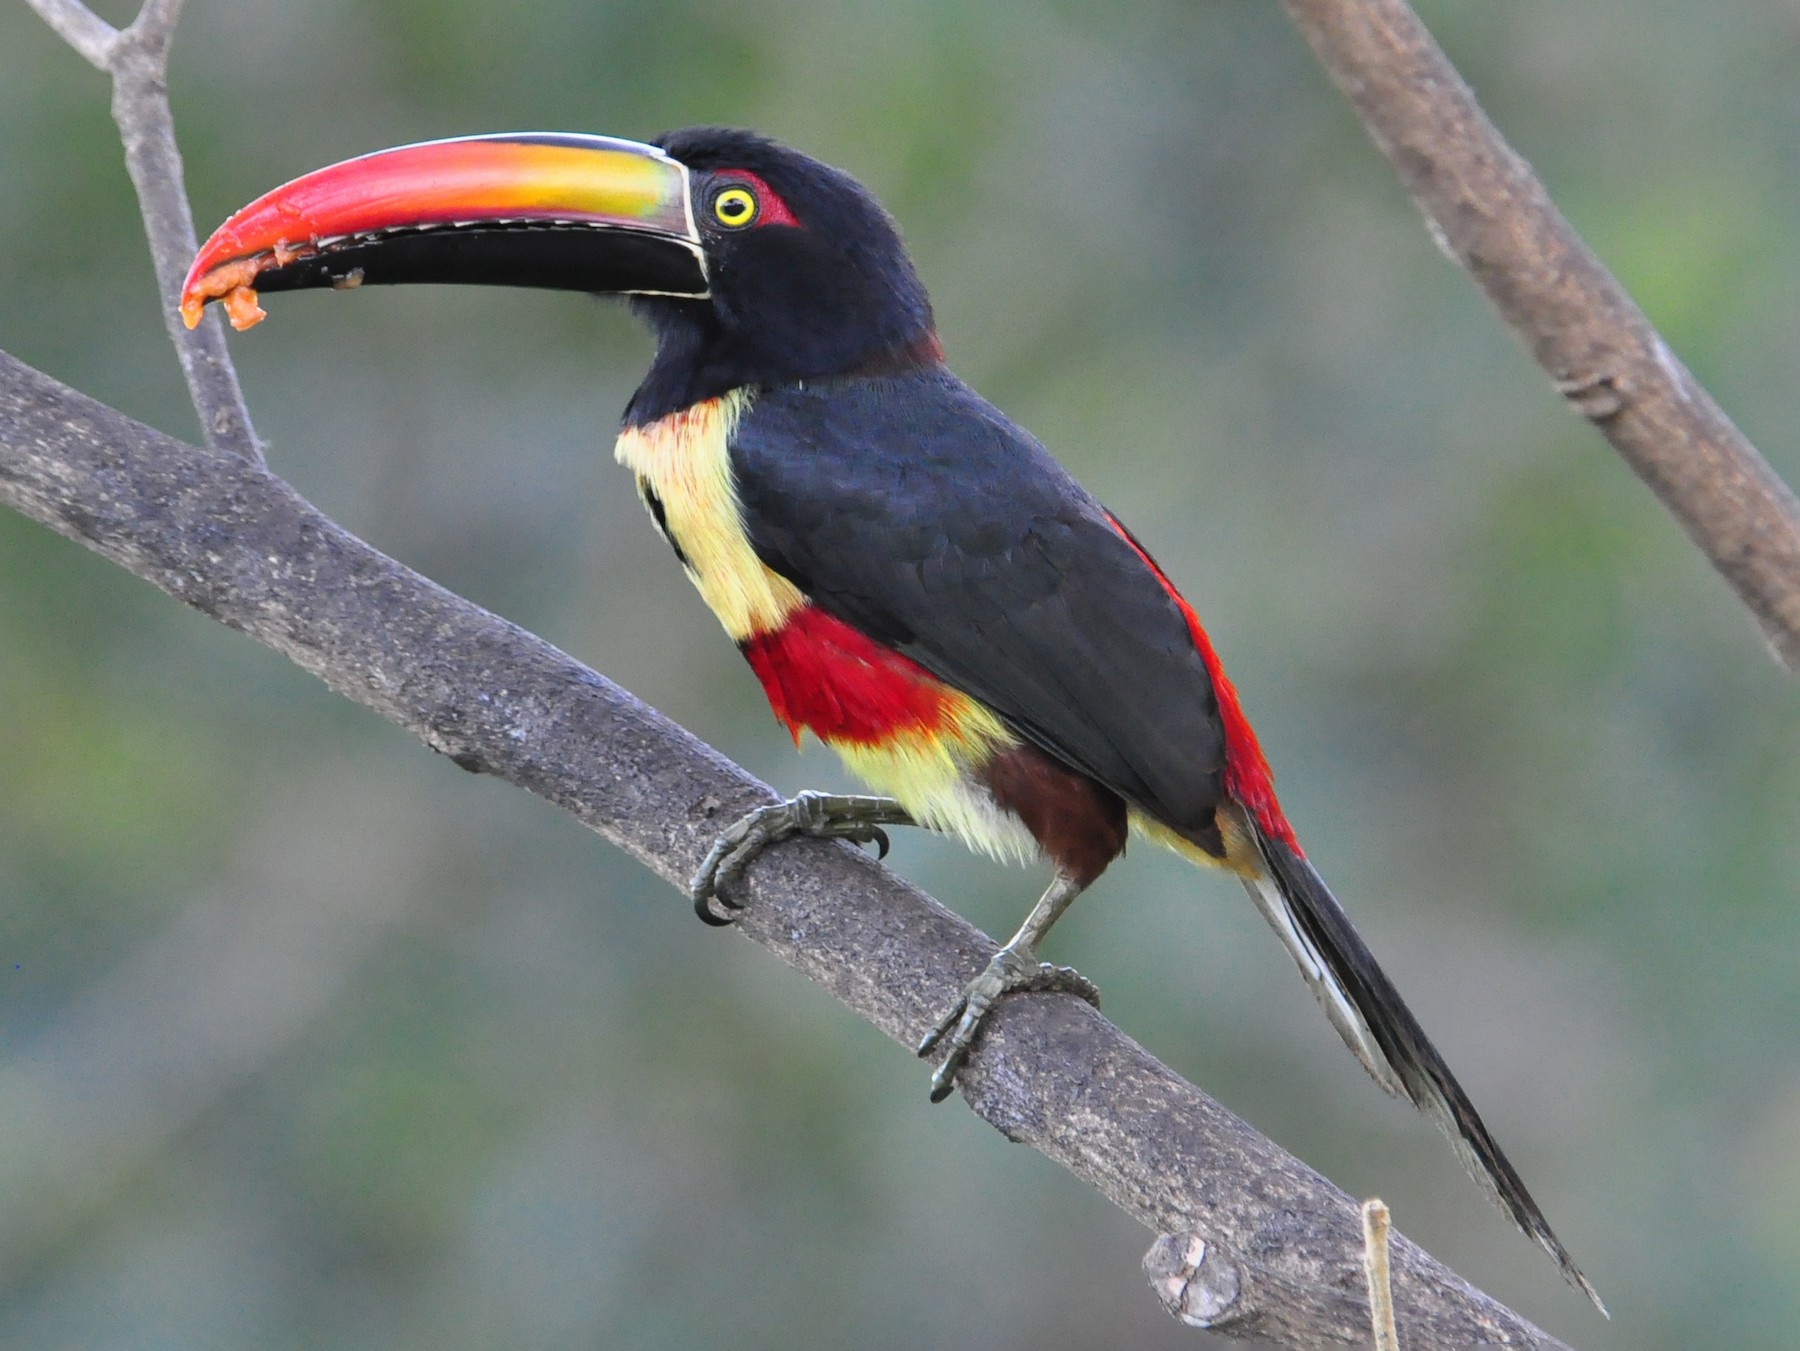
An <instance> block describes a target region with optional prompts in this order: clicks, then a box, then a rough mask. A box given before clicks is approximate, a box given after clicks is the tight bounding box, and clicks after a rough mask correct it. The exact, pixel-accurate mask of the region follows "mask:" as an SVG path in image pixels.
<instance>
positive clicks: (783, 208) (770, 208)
mask: <svg viewBox="0 0 1800 1351" xmlns="http://www.w3.org/2000/svg"><path fill="white" fill-rule="evenodd" d="M719 177H720V178H728V179H731V180H733V181H734V182H738V183H742V184H744V185H745V186H746V187H749V188H754V189H755V191H756V223H757V224H758V225H791V226H793V227H794V228H795V229H798V228H799V226H800V222H799V221H798V220H796V219H795V218H794V213H793V212H792V211H790V210H788V204H787V203H786V202H784V201H782V200H781V194H780V193H779V192H776V191H775V189H774V188H772V187H770V186H769V185H768V183H767V182H766V181H764V179H763V178H762V176H761V175H760V174H753V173H751V172H750V171H749V170H748V169H725V170H722V171H721V172H720V174H719Z"/></svg>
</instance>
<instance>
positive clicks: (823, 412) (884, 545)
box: [731, 368, 1225, 839]
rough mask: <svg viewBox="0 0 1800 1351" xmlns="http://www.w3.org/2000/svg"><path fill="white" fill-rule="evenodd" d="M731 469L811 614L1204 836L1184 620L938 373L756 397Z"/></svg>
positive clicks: (1000, 428) (1216, 764)
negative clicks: (923, 672) (891, 653)
mask: <svg viewBox="0 0 1800 1351" xmlns="http://www.w3.org/2000/svg"><path fill="white" fill-rule="evenodd" d="M731 455H732V466H733V470H734V474H735V478H736V486H737V490H738V494H739V500H740V503H741V505H742V508H743V516H744V526H745V529H746V530H747V531H748V533H749V536H750V540H751V543H752V545H753V547H754V548H755V549H756V552H757V554H758V556H759V557H760V558H761V559H762V560H763V561H764V562H765V563H766V564H767V565H768V566H769V567H771V568H773V569H774V570H775V571H776V572H778V573H780V574H781V575H783V576H784V577H787V578H788V579H789V580H791V581H792V582H794V584H795V585H796V586H798V587H799V588H800V589H801V590H802V591H804V592H805V593H806V594H807V595H808V596H809V597H810V598H811V599H812V600H813V602H814V603H815V604H817V605H818V606H819V607H820V608H822V609H824V610H825V611H827V612H828V613H830V614H831V615H833V616H834V617H836V618H838V619H841V620H843V621H844V622H845V623H847V624H850V625H851V626H853V627H854V628H856V629H859V630H860V631H861V632H863V633H865V634H867V635H868V636H869V637H870V638H873V639H874V640H875V641H877V642H879V643H882V644H884V645H886V646H888V647H892V648H894V649H896V650H897V651H899V652H902V653H904V654H905V655H906V656H908V657H910V658H912V659H913V660H914V661H917V662H918V663H919V664H920V665H921V666H923V667H925V668H926V669H927V670H928V671H930V672H931V673H932V674H933V675H935V676H937V677H938V678H939V679H941V680H943V681H945V682H947V683H948V684H950V685H953V686H955V687H956V688H958V689H960V690H963V691H965V692H966V693H968V694H971V695H973V696H974V697H975V698H977V699H979V700H980V701H981V702H982V703H984V704H986V705H988V706H989V707H990V708H992V709H994V710H995V711H996V712H997V713H998V714H1000V716H1001V717H1003V718H1004V719H1005V720H1006V721H1007V723H1008V724H1009V725H1011V726H1012V727H1013V728H1014V729H1015V730H1016V731H1017V732H1018V733H1019V734H1020V735H1022V736H1024V737H1026V738H1028V739H1030V740H1031V741H1033V742H1035V743H1036V744H1037V745H1039V746H1041V747H1043V748H1044V749H1045V750H1046V751H1048V752H1050V753H1051V754H1053V755H1055V756H1056V757H1057V758H1058V759H1060V760H1062V761H1064V762H1065V763H1067V764H1069V765H1071V766H1073V767H1074V768H1076V769H1079V770H1081V771H1082V772H1084V773H1086V774H1089V775H1091V776H1092V777H1094V778H1095V779H1098V780H1099V781H1100V782H1102V783H1104V784H1106V785H1107V786H1108V787H1110V788H1111V789H1113V790H1114V791H1115V792H1117V793H1118V794H1120V796H1122V797H1124V798H1125V799H1126V801H1128V802H1130V803H1132V804H1133V805H1135V806H1137V807H1139V808H1141V809H1143V810H1144V811H1146V812H1148V813H1149V814H1151V815H1152V816H1154V817H1155V818H1156V819H1158V820H1160V821H1162V822H1164V823H1165V824H1167V825H1169V826H1171V827H1173V828H1175V829H1177V830H1179V831H1181V832H1182V833H1183V834H1187V835H1192V836H1198V837H1211V838H1212V839H1216V834H1215V827H1214V822H1213V813H1214V810H1215V808H1216V807H1217V806H1218V804H1219V802H1220V800H1221V797H1222V794H1223V791H1224V790H1223V786H1222V771H1223V768H1224V763H1225V750H1224V734H1223V731H1222V729H1221V726H1220V722H1219V715H1218V706H1217V702H1216V700H1215V698H1214V695H1213V688H1212V681H1211V678H1210V677H1209V676H1208V674H1207V671H1206V667H1205V665H1204V663H1203V662H1202V661H1201V659H1200V655H1199V653H1198V652H1197V651H1196V650H1195V647H1194V643H1193V639H1192V636H1191V635H1190V634H1189V632H1188V628H1187V624H1186V621H1185V620H1184V618H1183V617H1182V615H1181V613H1180V611H1179V610H1178V609H1177V608H1176V606H1175V604H1174V603H1173V602H1172V601H1171V599H1170V597H1169V595H1168V593H1167V592H1166V591H1165V590H1164V588H1163V585H1162V583H1161V582H1160V581H1159V580H1158V579H1157V577H1156V576H1155V575H1154V574H1153V573H1152V572H1151V571H1150V569H1149V568H1147V567H1146V566H1145V565H1144V562H1143V560H1142V559H1141V558H1139V557H1138V555H1137V553H1136V552H1135V551H1134V550H1133V549H1132V548H1131V546H1130V545H1129V544H1128V543H1127V542H1126V541H1125V540H1124V539H1123V538H1121V536H1120V535H1119V533H1118V532H1117V531H1116V530H1115V529H1114V527H1113V526H1112V524H1111V523H1110V521H1109V520H1108V518H1107V516H1106V513H1105V510H1104V508H1102V507H1101V506H1100V504H1099V503H1098V502H1096V501H1095V500H1094V499H1093V498H1092V497H1091V496H1090V495H1089V494H1088V493H1087V492H1086V491H1085V490H1084V489H1083V488H1082V487H1081V486H1080V485H1079V484H1077V483H1076V482H1075V481H1074V479H1072V478H1070V477H1069V475H1068V473H1067V472H1066V471H1065V470H1064V469H1063V468H1062V467H1061V466H1060V465H1058V464H1057V463H1056V462H1055V461H1054V460H1053V459H1051V458H1050V456H1049V454H1048V453H1047V452H1046V451H1045V450H1044V448H1043V447H1042V446H1041V445H1039V444H1038V443H1037V442H1036V441H1035V440H1034V439H1032V437H1031V436H1030V435H1028V434H1027V433H1026V432H1024V431H1023V430H1021V429H1020V428H1019V427H1017V426H1015V425H1014V424H1013V423H1011V422H1010V421H1008V420H1007V419H1006V418H1005V417H1004V416H1003V415H1002V414H1000V413H999V412H998V411H997V410H996V409H994V408H993V407H992V406H991V405H990V404H988V403H986V402H985V401H984V400H983V399H981V397H980V396H979V395H977V394H975V393H974V392H973V391H972V390H970V389H969V388H968V387H967V386H966V385H964V384H962V383H961V382H960V381H958V380H957V379H956V378H955V377H954V376H952V375H950V374H949V373H948V372H947V371H944V370H942V369H941V368H938V369H932V370H923V371H918V372H913V373H908V374H905V375H900V376H894V377H882V378H866V379H851V380H838V381H830V382H823V383H817V384H808V385H806V386H805V387H801V388H790V389H779V390H771V391H766V392H763V393H760V394H759V395H758V396H757V398H756V400H755V401H754V402H753V403H752V405H751V407H750V409H749V411H748V412H747V413H746V414H745V416H744V417H743V419H742V421H741V422H740V423H739V425H738V427H737V429H736V432H735V433H734V435H733V438H732V447H731Z"/></svg>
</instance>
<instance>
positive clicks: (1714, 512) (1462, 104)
mask: <svg viewBox="0 0 1800 1351" xmlns="http://www.w3.org/2000/svg"><path fill="white" fill-rule="evenodd" d="M1282 3H1283V4H1284V5H1285V6H1286V8H1287V12H1288V15H1289V17H1290V18H1292V19H1293V21H1294V23H1295V25H1296V26H1298V28H1299V29H1300V31H1301V33H1302V34H1304V35H1305V37H1306V40H1307V41H1308V42H1309V43H1311V44H1312V48H1313V51H1314V52H1315V53H1316V54H1317V55H1318V58H1319V60H1320V61H1321V62H1322V63H1324V66H1325V68H1326V70H1327V71H1329V72H1330V74H1331V78H1332V80H1333V81H1334V82H1335V83H1336V84H1337V87H1338V89H1339V91H1340V92H1342V94H1343V95H1344V97H1345V98H1347V99H1349V100H1350V103H1351V105H1352V106H1353V107H1354V108H1355V109H1356V113H1357V115H1358V116H1359V117H1360V118H1361V119H1362V121H1363V124H1364V125H1365V126H1366V127H1367V128H1368V131H1369V134H1370V135H1371V136H1372V137H1374V139H1375V144H1376V146H1377V147H1378V148H1379V149H1380V150H1381V153H1382V154H1383V155H1385V156H1386V157H1387V159H1388V162H1389V163H1390V164H1392V165H1393V167H1394V171H1395V172H1396V173H1398V174H1399V175H1400V181H1401V182H1402V183H1403V184H1405V186H1406V190H1407V191H1408V192H1409V193H1411V194H1412V198H1413V201H1414V202H1415V203H1416V204H1417V205H1418V207H1419V210H1421V211H1422V212H1424V213H1425V217H1426V221H1427V223H1428V225H1429V226H1430V227H1431V229H1432V233H1433V235H1434V237H1435V238H1436V239H1437V240H1438V241H1439V243H1440V244H1441V245H1442V246H1443V248H1444V249H1445V251H1446V252H1448V253H1449V254H1450V255H1451V256H1452V257H1453V258H1455V259H1456V261H1457V262H1459V263H1461V264H1462V266H1463V267H1464V268H1465V269H1467V270H1468V272H1469V274H1470V275H1471V276H1472V277H1474V279H1475V280H1476V282H1477V283H1479V284H1480V286H1481V288H1482V290H1483V291H1484V292H1486V294H1487V297H1488V299H1489V300H1491V301H1492V302H1493V304H1494V307H1495V308H1496V309H1498V310H1499V311H1500V315H1501V318H1503V319H1504V320H1505V321H1506V323H1507V325H1508V326H1509V327H1510V328H1511V329H1512V330H1513V332H1514V333H1516V334H1517V335H1518V337H1519V338H1520V340H1521V341H1522V342H1524V344H1525V345H1526V347H1527V348H1529V349H1530V351H1531V354H1532V356H1533V358H1535V359H1536V361H1537V363H1538V365H1539V366H1541V367H1543V369H1544V370H1545V371H1546V372H1547V373H1548V374H1549V376H1550V378H1551V380H1552V381H1554V382H1555V387H1556V390H1557V392H1558V393H1559V394H1561V395H1562V396H1563V397H1564V398H1566V399H1567V400H1568V401H1569V403H1570V405H1571V406H1572V407H1573V408H1574V409H1575V410H1576V411H1577V412H1578V413H1580V414H1581V415H1582V416H1583V417H1585V418H1587V419H1588V420H1589V421H1590V422H1592V423H1593V424H1594V426H1595V427H1597V428H1598V429H1599V430H1600V432H1601V434H1602V435H1603V436H1605V437H1606V439H1607V440H1608V441H1610V442H1611V443H1612V445H1613V449H1615V450H1617V451H1618V452H1619V454H1620V455H1621V456H1623V457H1624V459H1625V462H1626V463H1627V464H1628V465H1630V466H1631V468H1632V470H1633V472H1635V473H1636V474H1637V475H1638V477H1639V478H1641V479H1643V481H1644V482H1645V483H1646V484H1648V485H1649V487H1650V490H1651V491H1652V492H1654V493H1655V494H1656V495H1657V497H1658V498H1659V499H1661V501H1662V503H1663V505H1664V506H1665V507H1667V508H1668V509H1669V511H1670V512H1671V513H1672V514H1673V515H1674V516H1675V519H1676V520H1677V521H1679V522H1680V523H1681V526H1682V528H1683V529H1684V530H1686V531H1687V533H1688V536H1689V538H1690V539H1692V540H1693V541H1694V543H1695V544H1696V545H1698V546H1699V547H1700V550H1701V551H1702V552H1703V553H1704V554H1705V555H1706V556H1707V558H1708V559H1709V560H1710V561H1711V562H1712V565H1713V566H1714V567H1715V568H1717V569H1718V570H1719V572H1720V573H1721V574H1723V576H1724V577H1725V580H1726V581H1727V582H1729V583H1730V584H1731V586H1732V588H1733V589H1734V590H1735V591H1736V592H1737V594H1738V598H1739V599H1740V600H1741V601H1743V603H1744V604H1745V605H1746V606H1748V607H1749V610H1750V613H1751V614H1752V615H1754V616H1755V618H1756V621H1757V623H1758V624H1760V625H1761V626H1762V630H1763V633H1764V635H1765V636H1766V637H1767V638H1768V640H1769V643H1770V644H1771V646H1773V648H1774V649H1775V653H1776V655H1777V657H1778V658H1779V659H1780V660H1781V661H1782V662H1783V663H1784V664H1785V665H1786V666H1787V667H1788V668H1789V669H1790V670H1800V501H1796V499H1795V497H1794V494H1793V493H1792V492H1791V491H1790V490H1789V489H1788V487H1787V485H1786V484H1784V483H1783V482H1782V481H1781V479H1780V478H1779V477H1778V476H1777V475H1776V474H1775V471H1774V470H1773V469H1771V468H1770V467H1769V465H1768V463H1767V461H1765V460H1764V459H1763V458H1762V456H1761V455H1759V454H1757V451H1756V448H1755V447H1754V446H1752V445H1751V444H1750V442H1749V441H1748V440H1746V439H1745V437H1744V434H1743V433H1742V432H1740V431H1739V430H1738V429H1737V427H1736V426H1734V425H1733V424H1732V421H1731V419H1730V418H1728V417H1727V416H1726V415H1725V413H1724V412H1723V411H1722V410H1721V409H1720V408H1719V406H1718V405H1717V404H1716V403H1714V402H1713V400H1712V397H1711V396H1710V395H1709V394H1707V392H1706V391H1705V390H1704V389H1702V388H1701V387H1700V383H1699V382H1698V381H1697V380H1695V379H1694V377H1693V375H1692V373H1690V372H1689V371H1688V369H1687V368H1686V367H1685V366H1683V365H1682V364H1681V362H1680V361H1679V360H1678V359H1677V358H1676V356H1675V355H1674V353H1673V352H1671V351H1670V350H1669V347H1668V345H1667V344H1666V343H1665V342H1664V341H1663V340H1662V337H1661V335H1659V334H1658V333H1657V332H1656V330H1655V329H1654V328H1653V327H1652V326H1651V324H1650V321H1649V320H1648V319H1646V318H1645V317H1644V314H1643V311H1641V310H1639V309H1638V307H1637V306H1636V305H1635V304H1634V303H1633V302H1632V300H1631V297H1630V296H1628V295H1627V294H1626V293H1625V289H1624V288H1623V287H1622V286H1620V285H1619V283H1618V282H1617V281H1616V280H1615V279H1614V278H1613V276H1612V274H1611V273H1609V272H1608V271H1607V270H1606V268H1605V267H1604V266H1603V265H1602V264H1601V263H1600V260H1599V259H1597V258H1596V257H1595V256H1594V255H1593V253H1592V251H1590V250H1589V249H1588V247H1587V245H1586V244H1585V243H1583V242H1582V240H1581V237H1580V236H1579V235H1577V234H1576V233H1575V230H1574V228H1573V227H1572V226H1571V225H1570V224H1569V222H1568V221H1567V220H1566V219H1564V218H1563V215H1562V213H1561V212H1559V211H1558V210H1557V209H1556V206H1555V205H1554V204H1553V203H1552V202H1551V200H1550V196H1549V193H1548V192H1546V191H1545V189H1544V185H1543V184H1542V183H1541V182H1539V181H1538V178H1537V176H1536V175H1535V174H1533V173H1532V171H1531V166H1530V165H1528V164H1526V162H1525V161H1524V160H1523V159H1522V158H1520V156H1519V155H1518V154H1517V153H1516V152H1514V150H1513V149H1512V147H1511V146H1509V145H1508V144H1507V143H1506V141H1505V139H1504V138H1503V137H1502V136H1501V135H1500V133H1499V132H1498V131H1497V130H1496V129H1495V127H1494V124H1493V123H1492V122H1490V121H1489V120H1488V118H1487V115H1486V114H1485V113H1484V112H1482V110H1481V107H1480V105H1479V104H1477V103H1476V101H1475V96H1474V94H1472V93H1471V92H1470V91H1469V87H1468V86H1467V85H1466V84H1464V83H1463V80H1462V77H1461V76H1459V75H1458V74H1457V73H1456V70H1455V68H1454V67H1453V66H1451V64H1450V62H1449V61H1448V60H1447V59H1446V58H1445V56H1444V53H1443V51H1442V50H1441V49H1440V48H1439V47H1438V45H1437V44H1436V43H1435V42H1434V41H1433V40H1432V37H1431V34H1430V33H1428V32H1427V31H1426V30H1425V26H1424V25H1423V24H1422V23H1421V22H1420V21H1419V18H1418V16H1417V15H1416V14H1414V13H1413V11H1412V10H1411V9H1410V8H1409V7H1408V6H1407V4H1406V3H1405V0H1282Z"/></svg>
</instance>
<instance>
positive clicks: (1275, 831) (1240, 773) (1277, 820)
mask: <svg viewBox="0 0 1800 1351" xmlns="http://www.w3.org/2000/svg"><path fill="white" fill-rule="evenodd" d="M1106 519H1107V520H1108V521H1111V522H1112V528H1113V529H1114V530H1117V531H1118V532H1119V538H1121V539H1123V540H1124V541H1125V542H1126V543H1127V544H1129V545H1130V546H1131V551H1132V552H1133V553H1135V554H1136V555H1137V556H1138V557H1139V558H1141V559H1143V560H1144V566H1145V567H1147V568H1149V569H1150V571H1151V572H1152V573H1154V574H1155V576H1156V580H1157V581H1159V582H1161V583H1162V587H1163V590H1164V591H1167V592H1168V593H1169V599H1170V600H1172V601H1174V602H1175V604H1176V605H1177V606H1178V607H1179V608H1180V610H1181V616H1182V618H1183V619H1185V620H1187V626H1188V633H1189V634H1191V635H1192V636H1193V639H1194V647H1195V648H1196V649H1197V650H1198V651H1199V653H1200V660H1201V661H1202V662H1203V663H1205V665H1206V674H1207V675H1208V676H1210V677H1211V678H1212V687H1213V697H1214V698H1216V699H1217V700H1218V701H1219V721H1220V722H1221V723H1223V724H1224V726H1225V791H1226V792H1228V793H1230V794H1231V796H1232V797H1233V798H1234V799H1236V800H1237V801H1238V802H1239V803H1241V804H1242V805H1243V806H1244V808H1245V809H1246V810H1248V811H1249V813H1250V815H1251V816H1252V817H1254V818H1255V820H1256V824H1257V828H1258V829H1260V830H1261V831H1262V832H1263V834H1265V835H1268V836H1271V837H1273V838H1274V839H1277V840H1280V841H1281V842H1282V843H1283V844H1285V845H1287V846H1288V847H1289V848H1291V849H1293V850H1294V851H1295V852H1296V853H1298V852H1300V845H1299V842H1298V841H1297V840H1295V838H1294V828H1293V827H1292V826H1290V825H1289V824H1288V820H1287V817H1285V816H1283V815H1282V814H1281V802H1280V801H1279V800H1278V799H1277V798H1276V796H1275V775H1274V774H1273V773H1272V772H1270V769H1269V762H1268V761H1267V760H1265V759H1263V753H1262V747H1261V746H1260V745H1259V744H1258V743H1257V740H1256V733H1255V732H1254V731H1253V730H1252V729H1251V727H1250V720H1249V719H1248V718H1246V717H1245V716H1244V710H1243V707H1242V706H1241V705H1240V704H1239V703H1238V696H1237V690H1235V689H1233V688H1232V684H1231V682H1230V681H1229V680H1227V679H1226V678H1225V668H1224V667H1223V666H1221V665H1220V664H1219V654H1218V653H1217V652H1214V651H1213V645H1212V640H1211V639H1210V638H1208V637H1207V636H1206V630H1205V629H1203V628H1201V627H1200V618H1199V616H1198V615H1196V614H1195V613H1194V607H1193V606H1191V605H1189V604H1188V603H1187V602H1186V601H1185V600H1183V599H1182V598H1181V593H1180V592H1179V591H1177V590H1176V589H1175V587H1174V585H1173V584H1172V583H1171V582H1170V581H1169V579H1168V578H1167V577H1166V576H1164V575H1163V570H1162V569H1161V568H1159V567H1157V566H1156V560H1155V559H1153V558H1151V557H1150V555H1149V554H1147V553H1145V552H1144V546H1143V545H1141V544H1139V543H1138V542H1137V541H1136V540H1135V539H1133V538H1132V537H1131V532H1130V531H1129V530H1127V529H1126V528H1125V527H1124V526H1122V525H1120V524H1119V522H1118V520H1117V519H1116V518H1114V517H1113V516H1112V515H1111V514H1110V513H1109V514H1108V515H1107V518H1106Z"/></svg>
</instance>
